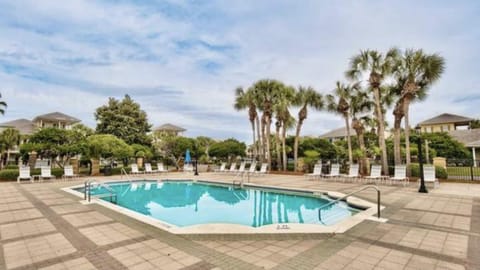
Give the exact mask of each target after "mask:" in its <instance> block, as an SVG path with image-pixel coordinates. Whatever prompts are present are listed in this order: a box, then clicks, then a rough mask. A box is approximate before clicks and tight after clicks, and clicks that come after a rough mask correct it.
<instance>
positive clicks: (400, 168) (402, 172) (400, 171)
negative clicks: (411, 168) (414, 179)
mask: <svg viewBox="0 0 480 270" xmlns="http://www.w3.org/2000/svg"><path fill="white" fill-rule="evenodd" d="M388 180H390V183H391V184H393V182H394V181H395V182H403V186H406V185H407V183H408V177H407V166H405V165H395V175H394V176H393V177H389V178H388Z"/></svg>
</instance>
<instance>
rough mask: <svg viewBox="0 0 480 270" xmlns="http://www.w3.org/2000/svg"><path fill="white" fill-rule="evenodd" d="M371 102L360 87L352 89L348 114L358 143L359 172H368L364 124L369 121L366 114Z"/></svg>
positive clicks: (370, 107) (371, 105)
mask: <svg viewBox="0 0 480 270" xmlns="http://www.w3.org/2000/svg"><path fill="white" fill-rule="evenodd" d="M373 105H374V104H373V102H372V101H371V100H370V97H369V96H368V94H367V93H366V92H365V91H362V90H360V89H358V90H356V91H354V93H352V94H351V98H350V114H351V117H352V128H353V129H354V130H355V132H356V133H357V139H358V145H359V147H360V151H361V152H362V156H361V158H360V162H359V163H360V172H361V173H362V174H364V175H366V174H368V169H369V165H368V159H367V149H366V147H365V136H364V135H365V126H366V124H367V123H368V122H370V121H371V119H370V117H369V116H368V114H365V113H369V112H370V111H371V109H372V107H373Z"/></svg>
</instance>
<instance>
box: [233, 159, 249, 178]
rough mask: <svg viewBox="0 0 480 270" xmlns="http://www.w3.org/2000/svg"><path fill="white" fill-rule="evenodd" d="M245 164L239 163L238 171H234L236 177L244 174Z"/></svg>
mask: <svg viewBox="0 0 480 270" xmlns="http://www.w3.org/2000/svg"><path fill="white" fill-rule="evenodd" d="M246 164H247V163H246V162H245V161H243V162H242V163H240V167H239V168H238V170H235V174H236V175H241V174H243V173H244V172H245V165H246Z"/></svg>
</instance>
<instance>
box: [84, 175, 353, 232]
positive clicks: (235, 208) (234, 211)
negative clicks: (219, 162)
mask: <svg viewBox="0 0 480 270" xmlns="http://www.w3.org/2000/svg"><path fill="white" fill-rule="evenodd" d="M109 186H110V187H111V189H113V191H114V192H115V194H116V195H117V202H116V203H117V205H118V206H121V207H123V208H126V209H129V210H131V211H134V212H136V213H140V214H142V215H145V216H148V217H151V218H154V219H156V220H160V221H163V222H165V223H167V224H171V225H175V226H178V227H187V226H193V225H199V224H238V225H243V226H250V227H253V228H258V227H262V226H266V225H272V224H274V225H275V224H276V225H277V226H281V224H317V225H327V226H330V225H333V224H336V223H338V222H341V221H342V220H345V219H347V218H349V217H351V216H353V215H355V214H357V213H358V212H359V211H360V210H359V209H356V208H353V207H350V206H349V205H348V204H347V203H345V202H338V203H335V204H332V205H330V206H328V207H324V208H322V206H324V205H326V204H328V203H329V202H331V199H329V198H328V197H327V196H325V195H314V194H313V193H311V192H310V193H309V192H298V191H296V192H294V191H282V190H274V189H265V188H257V187H243V188H239V187H233V186H232V185H221V184H218V183H209V182H199V181H197V182H193V181H161V182H157V181H140V182H116V183H109ZM75 190H76V191H79V192H84V189H83V188H76V189H75ZM105 193H108V191H107V190H106V188H105V187H102V186H97V187H94V188H92V190H91V194H92V196H94V195H99V194H105ZM102 200H104V201H110V197H108V196H107V197H104V198H102ZM320 208H322V209H321V210H320V215H319V209H320Z"/></svg>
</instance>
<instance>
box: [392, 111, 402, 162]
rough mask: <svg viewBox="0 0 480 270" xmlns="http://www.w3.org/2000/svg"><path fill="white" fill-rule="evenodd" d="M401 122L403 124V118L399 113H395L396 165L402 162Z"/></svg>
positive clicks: (394, 152)
mask: <svg viewBox="0 0 480 270" xmlns="http://www.w3.org/2000/svg"><path fill="white" fill-rule="evenodd" d="M401 124H402V118H401V116H399V115H398V114H396V115H395V121H394V124H393V129H394V133H393V156H394V160H395V165H400V164H402V151H401V147H400V141H401V140H400V137H401V136H402V134H401Z"/></svg>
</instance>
